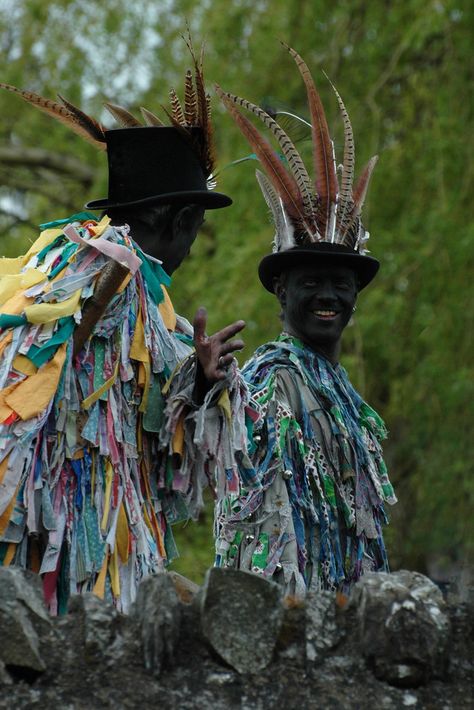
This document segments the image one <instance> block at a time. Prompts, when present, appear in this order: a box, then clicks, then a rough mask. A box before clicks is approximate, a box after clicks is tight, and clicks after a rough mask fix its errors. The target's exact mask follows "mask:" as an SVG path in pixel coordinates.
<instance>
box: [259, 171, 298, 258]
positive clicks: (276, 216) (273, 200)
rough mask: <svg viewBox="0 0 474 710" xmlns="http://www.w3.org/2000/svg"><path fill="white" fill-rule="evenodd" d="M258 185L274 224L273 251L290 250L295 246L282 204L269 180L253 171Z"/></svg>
mask: <svg viewBox="0 0 474 710" xmlns="http://www.w3.org/2000/svg"><path fill="white" fill-rule="evenodd" d="M255 175H256V176H257V181H258V184H259V185H260V189H261V191H262V193H263V197H264V199H265V202H266V203H267V205H268V208H269V209H270V212H271V213H272V217H273V222H274V224H275V239H274V242H273V251H281V250H282V249H291V247H294V246H295V240H294V231H295V230H294V227H293V225H292V223H291V221H290V219H289V218H288V215H287V214H286V213H285V208H284V207H283V202H282V199H281V197H280V196H279V195H278V193H277V192H276V190H275V189H274V187H273V185H272V184H271V182H270V180H269V179H268V178H267V176H266V175H264V174H263V173H262V172H261V171H260V170H256V171H255Z"/></svg>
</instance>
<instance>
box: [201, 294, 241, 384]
mask: <svg viewBox="0 0 474 710" xmlns="http://www.w3.org/2000/svg"><path fill="white" fill-rule="evenodd" d="M206 324H207V311H206V309H205V308H202V307H201V308H198V310H197V311H196V315H195V316H194V321H193V327H194V346H195V348H196V355H197V359H198V362H199V364H200V370H201V373H200V375H199V372H198V377H199V376H201V377H203V378H204V380H205V383H206V384H207V387H210V386H212V385H213V384H214V383H215V382H218V381H219V380H222V379H224V377H225V370H226V368H227V367H228V365H230V363H231V362H232V360H233V358H234V355H233V353H234V352H235V351H236V350H242V348H243V347H244V341H243V340H241V339H240V338H237V339H235V340H231V338H233V337H234V335H236V334H237V333H239V332H240V331H241V330H243V328H245V321H243V320H238V321H235V323H232V324H231V325H228V326H226V327H225V328H222V330H219V331H217V333H214V335H206ZM196 384H198V383H196ZM202 384H204V383H201V385H202ZM200 389H201V387H200Z"/></svg>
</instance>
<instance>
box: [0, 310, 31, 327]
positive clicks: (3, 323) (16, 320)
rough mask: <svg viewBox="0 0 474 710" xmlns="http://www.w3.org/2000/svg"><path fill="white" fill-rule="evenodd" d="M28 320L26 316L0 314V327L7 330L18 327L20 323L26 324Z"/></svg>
mask: <svg viewBox="0 0 474 710" xmlns="http://www.w3.org/2000/svg"><path fill="white" fill-rule="evenodd" d="M27 322H28V320H27V318H26V316H24V315H23V316H11V315H9V314H8V313H1V314H0V329H1V330H5V329H6V328H18V326H20V325H24V324H25V323H27Z"/></svg>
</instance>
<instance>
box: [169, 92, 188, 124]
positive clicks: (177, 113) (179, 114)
mask: <svg viewBox="0 0 474 710" xmlns="http://www.w3.org/2000/svg"><path fill="white" fill-rule="evenodd" d="M169 96H170V101H171V111H172V116H173V119H174V120H175V121H176V123H179V125H180V126H185V125H186V119H185V118H184V112H183V107H182V106H181V101H180V100H179V98H178V94H177V93H176V91H175V90H174V89H170V92H169Z"/></svg>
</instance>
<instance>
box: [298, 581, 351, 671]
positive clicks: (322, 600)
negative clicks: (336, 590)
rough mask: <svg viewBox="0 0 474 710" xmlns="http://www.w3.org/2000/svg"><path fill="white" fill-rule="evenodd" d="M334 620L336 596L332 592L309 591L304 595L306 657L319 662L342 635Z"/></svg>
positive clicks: (313, 661) (310, 660) (308, 659)
mask: <svg viewBox="0 0 474 710" xmlns="http://www.w3.org/2000/svg"><path fill="white" fill-rule="evenodd" d="M342 633H343V632H342V630H341V629H340V628H339V626H338V625H337V620H336V597H335V594H333V593H332V592H324V591H321V592H317V593H316V592H310V593H309V594H308V596H307V597H306V624H305V634H306V659H307V661H308V662H309V663H316V664H319V663H321V662H322V661H323V660H324V657H325V656H326V655H327V652H328V651H329V650H331V649H332V648H334V646H336V644H337V643H338V642H339V640H340V639H341V637H342Z"/></svg>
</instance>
